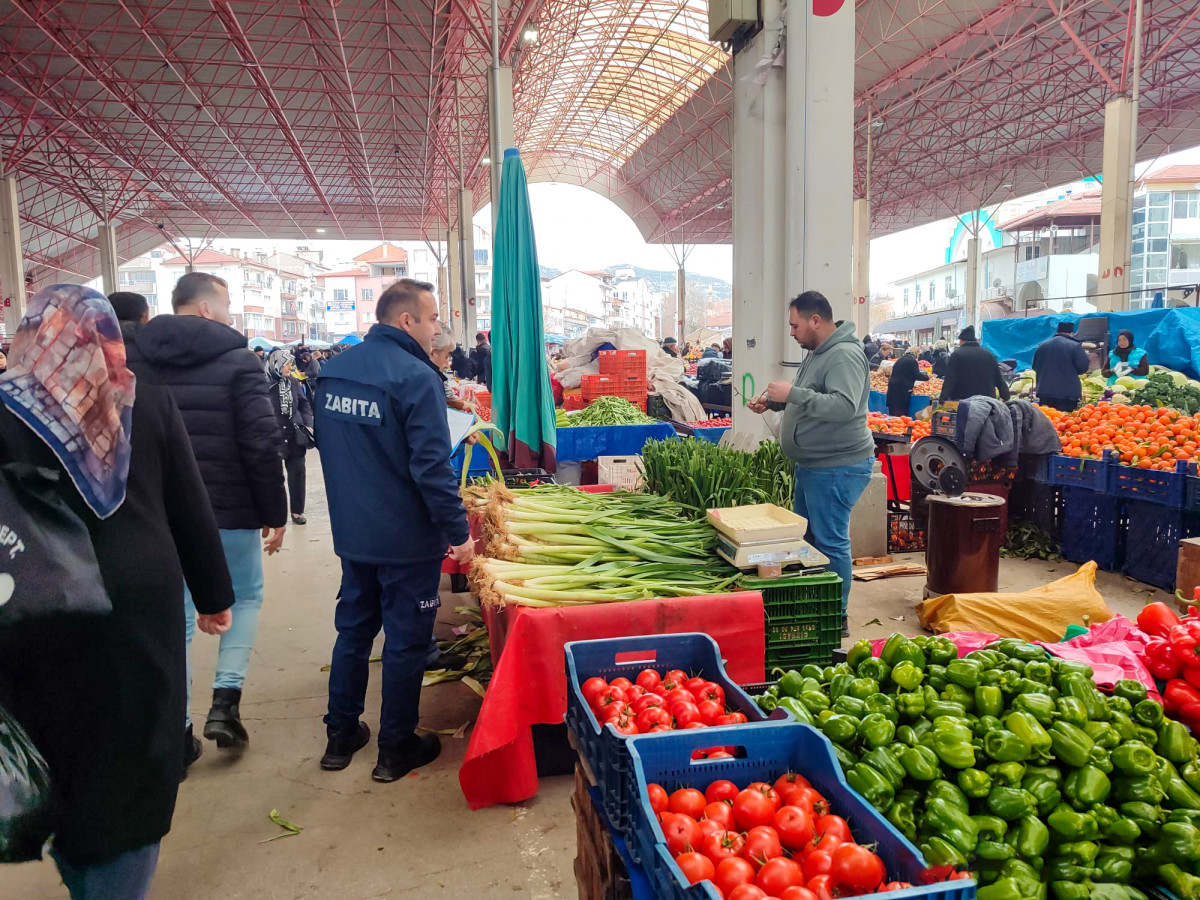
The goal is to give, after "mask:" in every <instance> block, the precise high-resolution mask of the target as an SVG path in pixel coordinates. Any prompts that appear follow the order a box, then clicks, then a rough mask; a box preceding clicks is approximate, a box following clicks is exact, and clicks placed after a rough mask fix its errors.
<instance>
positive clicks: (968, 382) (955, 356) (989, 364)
mask: <svg viewBox="0 0 1200 900" xmlns="http://www.w3.org/2000/svg"><path fill="white" fill-rule="evenodd" d="M997 391H999V392H1000V399H1001V400H1007V399H1008V384H1007V383H1006V382H1005V380H1004V379H1003V378H1001V377H1000V363H998V362H997V361H996V357H995V356H994V355H993V354H992V352H991V351H990V350H984V349H983V348H982V347H981V346H979V342H978V341H967V342H966V343H965V344H963V345H962V346H961V347H959V348H958V349H957V350H955V351H954V352H953V353H951V354H950V362H949V364H948V365H947V367H946V381H945V383H943V384H942V400H943V401H948V400H965V399H966V398H967V397H995V396H996V392H997Z"/></svg>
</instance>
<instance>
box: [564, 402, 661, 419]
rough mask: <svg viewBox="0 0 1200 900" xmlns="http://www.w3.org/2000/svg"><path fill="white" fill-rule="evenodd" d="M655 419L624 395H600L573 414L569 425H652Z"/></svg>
mask: <svg viewBox="0 0 1200 900" xmlns="http://www.w3.org/2000/svg"><path fill="white" fill-rule="evenodd" d="M653 423H654V420H653V419H652V418H650V417H649V416H648V415H646V414H645V413H644V412H642V411H641V410H640V409H638V408H637V407H636V406H634V405H633V404H632V403H630V402H629V401H628V400H626V399H625V398H624V397H599V398H597V399H596V400H593V401H592V402H591V403H589V404H588V406H587V408H586V409H584V410H583V411H581V412H577V413H576V414H575V415H573V416H571V417H570V418H569V420H568V422H567V424H568V425H650V424H653Z"/></svg>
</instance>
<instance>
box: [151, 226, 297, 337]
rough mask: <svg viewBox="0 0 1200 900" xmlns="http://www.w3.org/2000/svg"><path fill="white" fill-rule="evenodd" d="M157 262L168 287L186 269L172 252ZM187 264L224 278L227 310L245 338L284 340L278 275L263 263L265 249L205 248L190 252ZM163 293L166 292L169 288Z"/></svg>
mask: <svg viewBox="0 0 1200 900" xmlns="http://www.w3.org/2000/svg"><path fill="white" fill-rule="evenodd" d="M161 266H162V269H163V270H164V271H165V272H166V273H168V274H167V278H166V279H165V280H166V281H167V283H168V284H169V285H170V288H174V286H175V283H176V282H178V281H179V279H180V278H182V277H183V275H184V274H185V273H186V272H187V266H188V260H187V259H185V258H184V257H182V256H175V257H172V258H170V259H166V260H163V261H162V263H161ZM191 266H192V270H193V271H195V272H207V273H208V274H210V275H216V276H217V277H218V278H223V279H225V282H226V284H228V285H229V300H230V312H231V313H232V314H233V327H234V328H236V329H238V330H239V331H241V332H243V333H244V334H245V335H246V337H248V338H252V337H265V338H268V339H270V340H273V341H279V340H284V337H283V334H284V327H283V306H282V301H281V299H280V282H281V278H280V276H279V274H278V273H277V272H276V271H275V268H274V267H273V266H270V265H268V264H267V254H266V253H263V252H257V253H255V254H254V255H253V256H251V255H249V254H246V255H244V256H243V255H240V254H238V253H237V252H236V250H233V249H232V248H231V252H229V253H226V252H224V251H221V250H214V249H212V248H209V249H206V250H201V251H200V252H199V253H196V254H194V255H193V256H192V259H191ZM160 283H161V280H160ZM166 293H167V294H168V295H169V289H168V290H167V292H166ZM162 311H163V312H165V311H166V310H162ZM298 336H299V335H297V336H296V337H298ZM290 339H291V340H295V339H296V338H295V337H293V338H290Z"/></svg>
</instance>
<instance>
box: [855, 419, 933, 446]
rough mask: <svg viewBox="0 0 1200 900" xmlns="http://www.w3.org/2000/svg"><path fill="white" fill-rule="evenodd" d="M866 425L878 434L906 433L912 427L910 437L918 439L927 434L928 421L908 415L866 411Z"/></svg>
mask: <svg viewBox="0 0 1200 900" xmlns="http://www.w3.org/2000/svg"><path fill="white" fill-rule="evenodd" d="M867 427H868V428H870V429H871V430H872V431H878V432H879V433H880V434H908V430H909V429H910V428H911V429H912V439H913V440H914V441H916V440H920V439H921V438H923V437H928V436H929V422H928V421H927V420H921V419H914V418H912V417H910V416H889V415H886V414H885V413H877V412H869V413H867Z"/></svg>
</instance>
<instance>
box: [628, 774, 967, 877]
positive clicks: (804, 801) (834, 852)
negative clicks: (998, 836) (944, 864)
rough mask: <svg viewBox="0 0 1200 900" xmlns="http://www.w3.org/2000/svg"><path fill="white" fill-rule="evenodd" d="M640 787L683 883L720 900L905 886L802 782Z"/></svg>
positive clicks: (795, 778) (790, 777)
mask: <svg viewBox="0 0 1200 900" xmlns="http://www.w3.org/2000/svg"><path fill="white" fill-rule="evenodd" d="M646 788H647V793H648V794H649V799H650V806H651V808H652V809H653V810H654V812H655V814H656V815H657V816H658V821H659V825H660V826H661V828H662V832H663V836H664V837H665V839H666V844H667V850H668V851H669V852H670V854H671V856H672V858H673V859H674V860H675V863H676V864H677V865H678V866H679V868H680V870H682V872H683V874H684V877H686V878H687V880H688V882H689V883H690V884H697V883H699V882H701V881H705V880H707V881H711V882H712V883H713V885H714V886H715V887H716V889H717V893H718V895H720V896H721V897H722V898H724V900H764V898H775V900H832V898H835V897H859V896H862V895H864V894H874V893H884V892H886V891H895V890H900V889H902V888H909V887H912V885H911V884H909V883H907V882H902V881H888V879H887V871H886V869H885V867H884V864H883V860H881V859H880V858H879V857H878V856H877V855H876V854H875V853H874V852H873V851H872V850H871V849H870V848H868V847H864V846H862V845H860V844H858V843H857V842H856V841H855V840H854V837H853V836H852V835H851V833H850V828H849V826H848V825H847V824H846V820H845V819H843V818H842V817H841V816H838V815H836V814H835V813H834V812H833V811H832V810H831V809H830V807H829V803H828V801H827V800H826V799H825V798H824V797H823V796H822V795H821V794H820V793H819V792H818V791H817V790H816V789H815V788H814V787H813V786H812V785H811V784H810V783H809V782H808V780H807V779H805V778H804V776H802V775H797V774H795V773H793V772H789V773H786V774H784V775H781V776H780V777H779V778H778V779H777V780H776V781H775V783H774V784H773V785H772V784H768V783H766V782H765V781H758V782H755V783H753V784H750V785H747V786H746V787H745V788H739V787H738V786H737V785H735V784H734V783H733V782H732V781H714V782H713V783H712V784H710V785H709V786H708V788H707V789H706V790H705V791H703V792H701V791H699V790H697V789H696V788H680V789H679V790H677V791H675V792H674V793H670V794H669V793H667V791H666V789H665V788H663V787H662V786H661V785H658V784H650V785H647V786H646ZM962 877H969V876H966V875H964V876H962Z"/></svg>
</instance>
